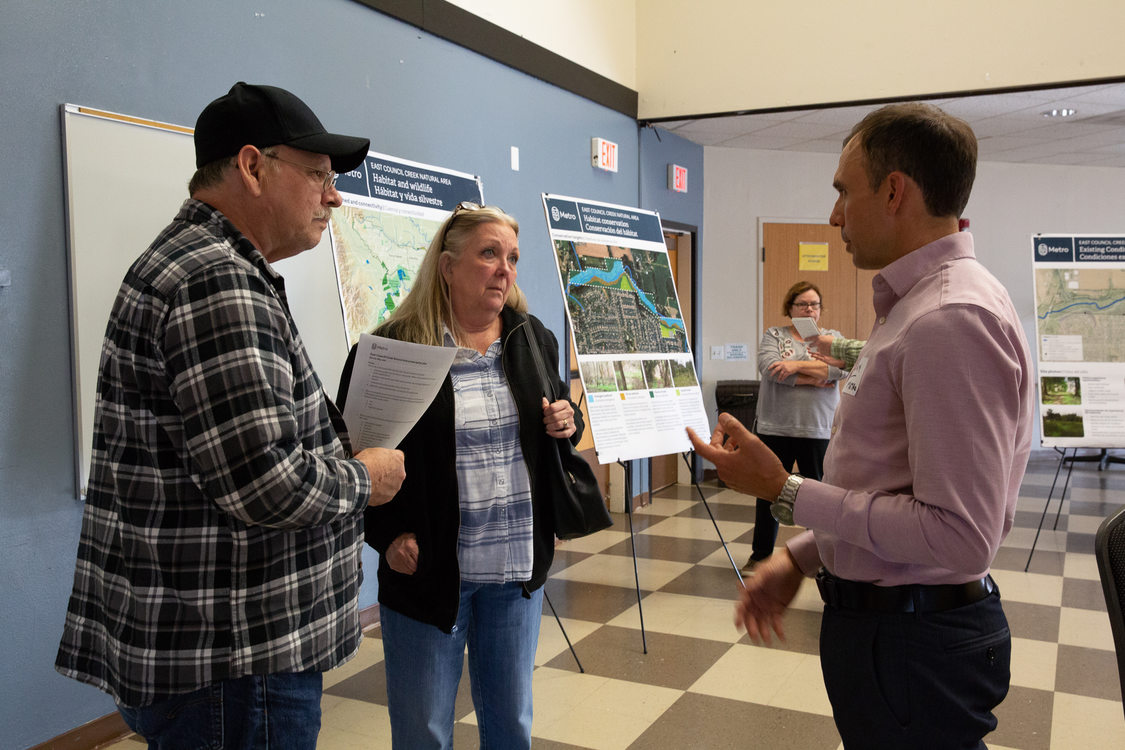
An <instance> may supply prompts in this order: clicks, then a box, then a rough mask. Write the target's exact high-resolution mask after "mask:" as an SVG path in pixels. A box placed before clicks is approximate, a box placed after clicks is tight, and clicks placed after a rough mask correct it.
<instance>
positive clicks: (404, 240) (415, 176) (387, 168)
mask: <svg viewBox="0 0 1125 750" xmlns="http://www.w3.org/2000/svg"><path fill="white" fill-rule="evenodd" d="M336 189H337V190H339V191H340V196H341V198H342V199H343V205H342V206H341V207H340V208H337V209H336V210H335V211H333V212H332V219H331V223H330V229H331V236H332V257H333V259H334V260H335V263H336V279H337V281H338V282H339V286H340V301H341V305H342V306H343V309H344V327H345V329H346V330H347V335H348V346H351V345H352V344H354V343H355V342H357V341H358V340H359V336H360V334H361V333H370V332H371V331H372V330H374V329H375V327H376V326H378V325H379V324H380V323H382V322H383V321H384V320H386V319H387V316H388V315H390V314H391V312H392V311H394V309H395V308H396V307H398V305H399V303H400V302H401V301H402V298H403V297H405V296H406V294H407V292H409V291H410V289H411V287H412V285H413V283H414V277H415V274H416V273H417V272H418V266H420V265H421V263H422V256H424V255H425V253H426V248H427V247H428V246H429V244H430V240H431V239H433V236H434V233H435V232H437V229H438V227H439V226H441V223H442V222H443V221H445V218H446V217H447V216H448V215H449V212H450V211H452V210H453V209H454V207H455V206H456V205H457V204H458V203H460V202H461V201H473V202H474V203H481V202H482V200H483V197H482V196H483V192H482V188H481V181H480V178H479V177H475V176H473V175H470V174H464V173H462V172H453V171H450V170H448V169H442V168H440V167H432V166H429V165H426V164H418V163H415V162H411V161H405V160H402V159H396V158H395V157H393V156H386V155H384V154H376V153H368V154H367V158H366V159H365V160H364V162H363V164H361V165H360V166H358V167H356V168H355V169H354V170H352V171H351V172H348V173H347V174H342V175H340V178H339V179H338V180H337V181H336Z"/></svg>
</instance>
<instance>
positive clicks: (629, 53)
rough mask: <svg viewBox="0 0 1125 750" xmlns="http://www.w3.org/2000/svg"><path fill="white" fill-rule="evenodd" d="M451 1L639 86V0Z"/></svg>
mask: <svg viewBox="0 0 1125 750" xmlns="http://www.w3.org/2000/svg"><path fill="white" fill-rule="evenodd" d="M449 1H450V2H451V3H452V4H453V5H457V6H459V7H461V8H464V9H465V10H467V11H469V12H470V13H472V14H473V15H475V16H480V17H481V18H483V19H485V20H486V21H489V22H491V23H494V24H496V25H497V26H500V27H503V28H505V29H507V30H508V31H510V32H512V33H513V34H518V35H519V36H522V37H523V38H524V39H527V40H528V41H529V42H533V43H535V44H538V45H539V46H540V47H544V48H546V49H549V50H551V51H552V52H554V53H556V54H559V55H562V56H564V57H566V58H568V59H570V60H572V61H573V62H576V63H578V64H579V65H581V66H582V67H584V68H587V69H588V70H592V71H594V72H595V73H600V74H601V75H603V76H605V77H606V78H609V79H610V80H612V81H616V82H617V83H620V84H621V85H622V86H628V87H629V88H631V89H633V90H636V88H637V24H636V17H637V0H530V1H529V0H449ZM641 2H644V0H641Z"/></svg>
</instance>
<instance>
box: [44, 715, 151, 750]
mask: <svg viewBox="0 0 1125 750" xmlns="http://www.w3.org/2000/svg"><path fill="white" fill-rule="evenodd" d="M132 733H133V730H132V729H130V728H129V725H128V724H126V723H125V720H124V719H122V718H121V714H119V713H117V712H116V711H114V712H113V713H111V714H106V715H105V716H103V717H101V718H100V719H94V720H93V721H89V722H86V723H85V724H83V725H82V726H80V727H76V728H75V729H71V730H70V731H69V732H66V733H65V734H60V735H59V736H58V737H55V738H53V739H49V740H47V741H46V742H44V743H43V744H41V745H35V746H34V747H32V748H31V750H94V748H98V747H102V746H103V745H108V744H110V743H111V742H117V741H118V740H120V739H123V738H125V737H128V736H129V735H130V734H132Z"/></svg>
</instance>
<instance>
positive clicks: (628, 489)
mask: <svg viewBox="0 0 1125 750" xmlns="http://www.w3.org/2000/svg"><path fill="white" fill-rule="evenodd" d="M688 455H689V453H681V454H680V456H681V457H683V459H684V463H685V464H687V467H688V473H689V474H690V475H691V483H692V484H693V485H694V486H695V491H696V493H697V494H698V495H699V499H700V500H701V501H703V507H704V508H706V509H707V515H708V516H710V517H711V524H712V525H713V526H714V527H715V534H716V535H718V537H719V543H720V544H722V545H723V551H724V552H726V553H727V559H728V560H730V565H731V568H732V569H733V570H734V575H735V577H737V578H738V583H739V585H740V586H742V587H743V588H746V582H745V581H743V580H742V572H741V571H739V569H738V564H737V563H736V562H735V561H734V557H733V556H732V555H731V553H730V548H729V547H727V542H726V540H725V539H724V538H723V532H722V531H720V530H719V522H718V521H717V520H715V514H714V513H712V512H711V506H710V505H709V504H708V502H707V498H706V497H705V496H704V494H703V488H702V487H700V486H699V481H698V480H697V479H696V478H695V472H694V471H692V466H691V461H690V460H688ZM617 463H618V465H620V466H621V467H622V468H623V469H624V470H625V483H624V485H625V514H626V515H627V516H628V517H629V543H630V545H631V547H632V550H633V582H634V585H635V587H636V591H637V614H638V615H639V616H640V620H641V650H642V652H643V653H645V654H647V653H648V640H647V638H646V637H645V613H644V609H643V608H642V606H641V579H640V576H639V574H638V573H637V539H636V534H635V532H634V530H633V474H632V471H631V469H632V464H631V462H630V461H618V462H617ZM651 500H652V491H651V489H650V490H649V501H650V502H651ZM575 658H576V659H577V657H575Z"/></svg>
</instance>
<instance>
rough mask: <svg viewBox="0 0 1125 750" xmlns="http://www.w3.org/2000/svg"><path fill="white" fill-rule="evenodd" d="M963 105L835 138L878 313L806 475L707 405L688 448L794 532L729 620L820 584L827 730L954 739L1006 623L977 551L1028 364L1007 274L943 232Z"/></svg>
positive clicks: (754, 616)
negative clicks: (820, 474) (710, 419)
mask: <svg viewBox="0 0 1125 750" xmlns="http://www.w3.org/2000/svg"><path fill="white" fill-rule="evenodd" d="M976 156H977V145H976V137H975V136H974V134H973V132H972V129H971V128H970V127H969V126H968V124H967V123H965V122H963V121H962V120H959V119H957V118H954V117H951V116H949V115H947V114H946V113H944V112H942V111H941V110H939V109H937V108H935V107H932V106H930V105H926V104H918V103H911V104H896V105H890V106H887V107H883V108H881V109H879V110H876V111H875V112H872V113H871V114H870V115H868V116H867V117H866V118H864V119H863V121H861V122H860V123H859V124H858V125H856V126H855V128H853V129H852V132H851V134H850V135H849V136H848V139H847V140H846V141H845V145H844V150H843V152H842V153H841V155H840V164H839V168H838V169H837V170H836V175H835V178H834V179H833V186H834V187H835V188H836V190H837V192H838V193H839V197H838V198H837V200H836V204H835V206H834V207H833V209H832V215H831V218H830V221H831V223H832V224H833V225H834V226H838V227H840V232H841V234H842V236H843V239H844V242H845V243H846V244H847V250H848V252H849V253H851V255H852V259H853V262H854V263H855V265H856V267H857V268H864V269H880V273H879V275H877V276H876V277H875V279H874V281H873V283H872V286H873V289H874V297H873V304H874V307H875V313H876V316H877V319H876V322H875V326H874V328H873V329H872V331H871V336H870V338H869V339H868V342H867V344H866V346H865V347H864V348H863V351H862V353H861V354H860V357H859V359H858V360H857V362H856V364H855V366H854V368H853V369H852V371H851V375H850V377H849V378H848V379H847V381H846V382H845V385H844V388H843V392H842V397H841V400H840V405H839V408H838V409H837V412H836V417H835V419H834V421H833V426H832V438H831V443H830V444H829V448H828V454H827V456H826V459H825V464H824V481H822V482H817V481H813V480H807V481H803V480H802V478H801V477H799V476H797V475H790V474H789V472H788V471H786V470H785V469H784V468H783V467H782V466H781V464H780V463H779V462H778V461H777V460H776V458H774V456H773V454H772V452H771V451H769V449H768V448H766V447H765V446H764V445H762V443H761V442H760V441H759V440H758V439H757V438H756V437H754V436H753V435H751V434H750V433H749V432H748V431H747V430H746V428H745V427H744V426H743V425H741V424H740V423H739V422H738V421H737V420H736V419H734V418H732V417H731V416H730V415H727V414H724V415H722V416H721V417H720V419H719V425H718V427H717V428H716V430H715V433H714V434H713V435H712V436H711V442H710V444H706V443H703V442H702V441H701V440H699V438H698V437H697V436H695V435H692V439H693V442H694V443H695V448H696V450H697V451H698V452H699V454H700V455H701V456H703V457H704V458H706V459H708V460H710V461H712V462H713V463H714V464H715V465H716V467H717V468H718V471H719V476H720V477H721V478H722V479H723V481H725V482H726V483H727V484H728V485H730V486H732V487H734V488H735V489H737V490H739V491H740V492H745V493H746V494H749V495H756V496H758V497H772V498H777V500H776V501H775V502H774V503H773V505H772V510H773V512H774V515H775V517H777V518H778V519H779V520H781V521H783V522H785V521H788V522H789V523H794V522H795V523H798V524H800V525H801V526H804V527H806V528H807V529H809V531H807V532H804V533H803V534H801V535H799V536H797V537H794V538H793V539H792V540H790V541H789V543H788V544H787V546H786V548H785V549H784V550H780V551H779V553H776V554H774V555H773V556H771V557H770V559H769V561H768V563H767V564H764V565H763V566H761V567H759V568H758V571H757V574H756V575H755V576H754V577H753V578H751V579H749V580H748V581H747V588H746V590H745V591H744V593H743V595H742V598H741V600H740V601H739V603H738V606H737V611H736V622H737V623H738V624H739V625H740V626H742V627H744V628H745V629H746V631H747V633H748V634H749V635H750V637H751V639H753V640H754V641H755V642H758V641H764V642H766V643H769V641H770V639H771V631H773V632H774V633H776V634H777V635H778V636H779V637H781V638H784V630H783V625H782V615H783V613H784V611H785V609H786V608H787V607H788V605H789V602H790V601H792V599H793V596H794V595H795V594H796V592H797V588H798V586H799V585H800V583H801V581H802V580H803V578H805V577H810V576H815V577H816V579H817V585H818V587H819V588H820V591H821V596H822V598H823V599H824V601H825V607H824V617H823V620H822V625H821V640H820V652H821V667H822V671H823V674H824V681H825V686H826V688H827V691H828V696H829V699H830V700H831V702H832V710H833V716H834V718H835V720H836V726H837V728H838V729H839V730H840V735H841V737H842V738H843V740H844V744H845V746H846V747H848V748H849V750H850V749H851V748H855V747H871V748H924V747H935V748H946V747H958V748H972V747H984V743H983V741H982V738H983V737H984V735H986V734H987V733H988V732H990V731H992V730H993V729H994V728H995V727H996V717H995V716H994V715H993V713H992V709H993V708H995V707H996V706H997V705H998V704H999V703H1000V702H1001V701H1002V700H1003V699H1004V696H1005V695H1006V694H1007V691H1008V683H1009V680H1010V672H1009V661H1010V656H1011V635H1010V633H1009V631H1008V624H1007V620H1006V618H1005V616H1004V611H1003V609H1002V608H1001V606H1000V593H999V590H998V589H997V587H996V585H995V583H994V582H993V581H992V578H991V576H990V575H989V567H990V565H991V562H992V559H993V557H994V556H995V554H996V550H997V549H998V548H999V546H1000V543H1001V541H1003V539H1004V537H1005V536H1006V535H1007V533H1008V531H1009V530H1010V529H1011V527H1012V520H1013V517H1014V514H1015V506H1016V496H1017V494H1018V492H1019V487H1020V482H1021V480H1022V479H1023V474H1024V469H1025V467H1026V464H1027V458H1028V454H1029V452H1030V447H1031V424H1032V422H1031V419H1032V408H1033V406H1032V405H1033V401H1032V399H1033V393H1034V389H1033V376H1032V373H1031V367H1030V355H1029V353H1028V348H1027V342H1026V340H1025V338H1024V334H1023V327H1022V326H1021V324H1020V320H1019V316H1018V315H1017V314H1016V311H1015V309H1014V308H1013V306H1012V302H1011V299H1010V298H1009V296H1008V293H1007V292H1006V291H1005V289H1004V288H1003V287H1002V286H1001V285H1000V283H999V282H998V281H997V280H996V279H995V277H993V276H992V274H990V273H989V272H988V271H987V270H986V269H985V268H984V267H983V266H982V265H981V264H980V263H979V262H978V261H977V260H976V256H975V254H974V251H973V239H972V236H971V235H969V234H968V233H965V232H958V218H959V217H960V215H961V212H962V211H963V210H964V207H965V204H966V203H967V202H968V199H969V192H970V190H971V189H972V184H973V179H974V177H975V174H976Z"/></svg>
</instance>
